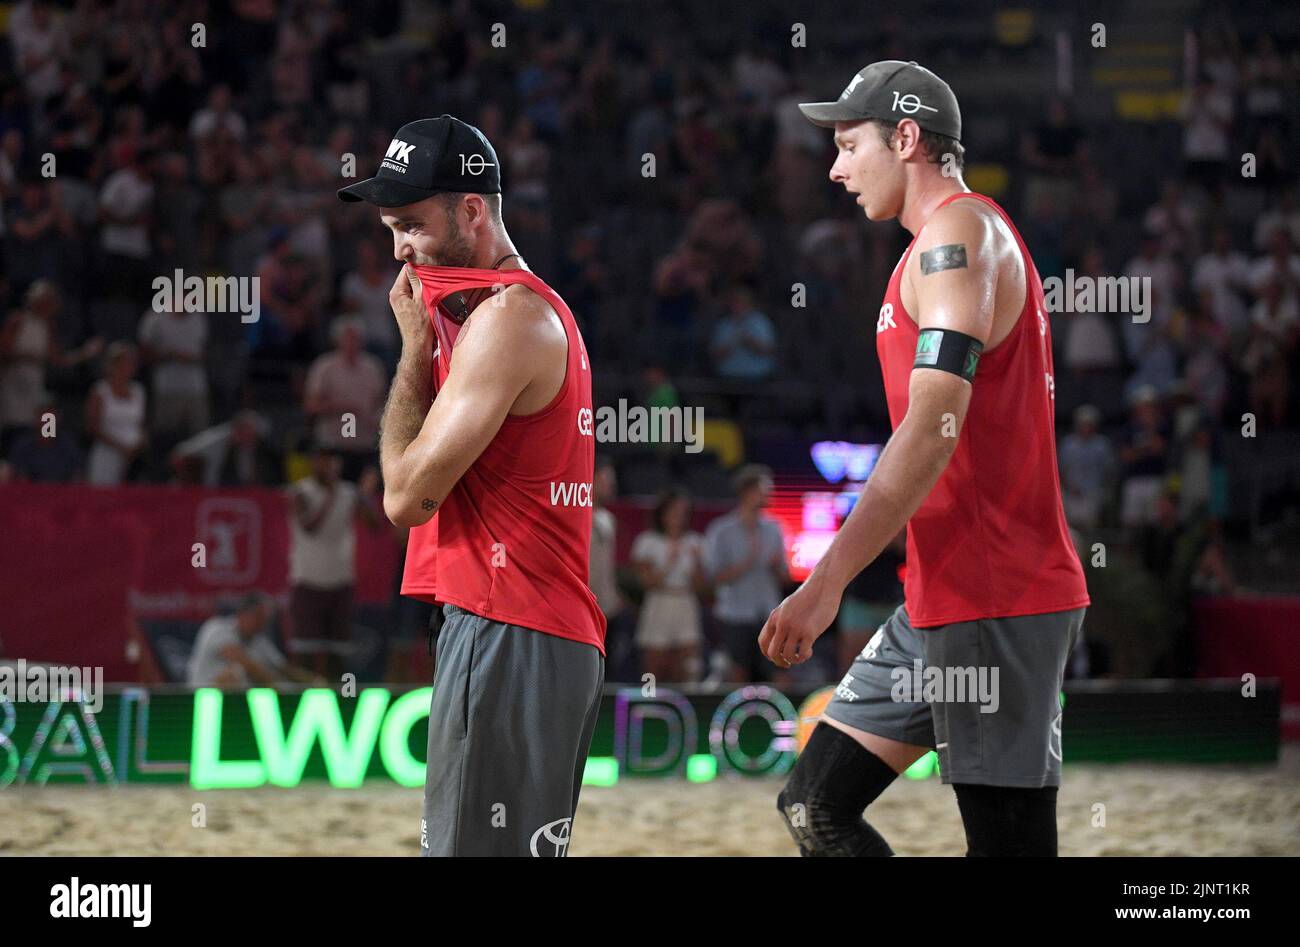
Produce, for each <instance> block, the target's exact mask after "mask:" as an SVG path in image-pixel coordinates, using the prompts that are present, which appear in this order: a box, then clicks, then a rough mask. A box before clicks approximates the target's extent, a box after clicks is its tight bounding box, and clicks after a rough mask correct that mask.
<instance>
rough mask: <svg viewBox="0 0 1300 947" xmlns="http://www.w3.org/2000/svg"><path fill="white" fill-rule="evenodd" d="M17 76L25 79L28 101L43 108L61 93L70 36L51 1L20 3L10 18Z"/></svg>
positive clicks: (10, 32) (10, 34) (41, 0)
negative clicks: (63, 63)
mask: <svg viewBox="0 0 1300 947" xmlns="http://www.w3.org/2000/svg"><path fill="white" fill-rule="evenodd" d="M9 36H10V46H11V48H12V49H13V57H14V74H15V75H19V76H22V78H23V84H24V85H25V87H26V91H27V98H28V99H29V100H30V101H31V102H33V103H34V104H36V105H43V104H44V103H45V101H46V100H47V99H49V98H50V97H51V96H52V95H54V94H55V93H56V92H58V91H59V68H60V64H61V63H62V62H63V60H65V59H66V58H67V57H68V55H69V49H68V35H67V31H66V30H65V29H64V27H63V24H62V23H61V22H60V21H59V20H57V19H56V18H55V16H54V10H53V9H52V7H51V5H50V4H49V3H48V2H47V0H28V2H27V3H21V4H19V5H18V6H17V7H16V8H15V9H14V10H13V11H12V13H11V14H10V17H9Z"/></svg>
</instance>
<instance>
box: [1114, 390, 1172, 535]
mask: <svg viewBox="0 0 1300 947" xmlns="http://www.w3.org/2000/svg"><path fill="white" fill-rule="evenodd" d="M1120 459H1121V460H1122V461H1123V462H1124V483H1123V486H1122V488H1121V491H1122V495H1121V506H1120V519H1121V520H1122V521H1123V523H1124V525H1125V526H1147V525H1150V524H1152V523H1154V522H1155V521H1156V516H1157V513H1158V506H1159V502H1160V498H1161V496H1163V494H1164V487H1165V474H1166V472H1167V470H1168V464H1169V434H1168V425H1167V424H1166V423H1165V421H1164V418H1163V416H1162V413H1161V409H1160V399H1159V396H1158V395H1157V393H1156V391H1155V389H1154V388H1151V387H1150V386H1145V387H1142V388H1139V389H1138V390H1137V391H1136V392H1134V395H1133V408H1132V414H1131V418H1130V421H1129V428H1128V431H1127V432H1126V434H1125V436H1124V446H1123V447H1122V448H1121V449H1120Z"/></svg>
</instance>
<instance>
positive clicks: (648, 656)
mask: <svg viewBox="0 0 1300 947" xmlns="http://www.w3.org/2000/svg"><path fill="white" fill-rule="evenodd" d="M690 522H691V502H690V499H689V497H687V495H686V493H684V492H683V491H681V490H668V491H665V492H664V493H663V494H662V495H661V496H660V498H659V502H658V503H656V504H655V508H654V510H653V512H652V513H651V516H650V528H649V529H647V530H646V531H645V532H643V533H641V535H639V536H637V538H636V540H635V541H634V542H633V543H632V556H631V558H632V564H633V565H634V566H635V567H636V570H637V575H638V576H639V577H640V579H641V586H642V588H643V589H645V598H644V599H643V600H642V602H641V615H640V619H639V621H638V623H637V630H636V643H637V646H638V647H639V648H640V649H641V664H642V668H643V669H644V670H645V671H646V672H647V673H649V674H651V675H653V676H654V679H655V680H657V681H659V682H660V683H669V682H682V681H691V680H696V679H697V678H698V676H699V649H700V643H701V642H702V640H703V633H702V630H701V626H700V602H699V599H698V597H697V596H696V592H697V591H698V590H699V588H700V587H701V585H702V584H703V582H704V565H703V556H704V537H702V536H701V535H700V534H699V533H695V532H691V531H690V528H689V527H690Z"/></svg>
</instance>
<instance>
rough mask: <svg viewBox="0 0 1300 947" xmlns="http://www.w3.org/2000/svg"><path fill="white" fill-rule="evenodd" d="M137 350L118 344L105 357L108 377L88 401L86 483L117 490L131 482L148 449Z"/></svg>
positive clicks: (96, 383) (128, 344)
mask: <svg viewBox="0 0 1300 947" xmlns="http://www.w3.org/2000/svg"><path fill="white" fill-rule="evenodd" d="M138 363H139V360H138V358H137V356H136V350H135V346H134V345H131V344H130V343H128V342H114V343H113V344H112V345H110V346H109V347H108V350H107V351H106V352H105V353H104V377H103V378H102V379H100V380H99V381H97V382H95V385H94V387H93V388H91V389H90V397H89V398H88V399H87V401H86V432H87V433H88V434H89V435H90V440H91V445H90V460H89V462H88V464H87V468H86V480H87V481H88V482H89V483H93V484H96V485H99V486H116V485H117V484H120V483H123V482H125V481H126V480H128V479H129V478H130V475H131V474H132V473H133V472H134V469H135V467H136V466H137V463H138V461H139V460H140V455H141V452H142V451H143V450H144V448H145V444H146V442H147V438H146V437H145V428H144V418H145V403H146V399H145V393H144V385H142V384H140V383H139V382H138V381H136V380H135V370H136V366H137V365H138Z"/></svg>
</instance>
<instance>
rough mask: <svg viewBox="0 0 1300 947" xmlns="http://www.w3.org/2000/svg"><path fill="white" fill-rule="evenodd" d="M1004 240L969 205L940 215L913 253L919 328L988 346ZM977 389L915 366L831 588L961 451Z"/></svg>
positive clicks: (825, 567)
mask: <svg viewBox="0 0 1300 947" xmlns="http://www.w3.org/2000/svg"><path fill="white" fill-rule="evenodd" d="M996 242H997V236H996V234H995V233H994V232H993V231H992V230H991V228H989V227H988V225H987V223H986V222H985V220H984V219H983V218H982V217H981V216H978V215H977V214H975V213H973V212H972V211H971V210H969V209H967V208H963V207H953V206H951V205H949V206H948V207H945V208H942V209H941V210H940V211H938V212H937V213H936V214H935V215H934V217H933V218H932V219H931V220H930V221H929V222H928V223H927V224H926V227H925V230H924V231H923V233H922V238H921V240H920V241H918V242H917V246H916V249H915V251H913V252H914V254H915V255H916V265H915V267H914V268H913V267H912V266H909V268H908V269H909V271H910V272H911V276H912V286H913V288H914V291H915V293H916V301H917V304H916V311H917V317H916V318H917V325H918V327H919V328H921V329H931V328H939V329H955V330H956V331H958V332H962V333H965V334H966V335H969V336H972V337H974V338H976V339H978V340H979V341H980V343H981V344H983V343H986V342H987V341H988V338H989V335H990V333H991V331H992V328H993V316H994V305H993V304H994V299H995V296H996V289H997V273H998V269H997V262H996V261H997V252H996V250H997V246H996ZM910 262H911V261H910V260H909V263H910ZM971 391H972V383H971V382H968V381H966V380H965V379H963V378H960V377H958V376H957V375H954V374H952V373H951V372H946V371H937V370H934V369H924V368H923V369H919V370H914V371H913V372H912V376H911V379H910V381H909V383H908V407H907V414H906V415H905V416H904V418H903V420H902V422H901V423H900V424H899V426H898V429H897V430H896V431H894V434H893V436H892V437H891V438H890V439H889V442H888V444H886V445H885V450H884V451H883V452H882V453H881V455H880V459H879V460H878V461H877V463H876V467H875V469H874V470H873V471H872V473H871V477H870V479H869V480H868V481H867V483H866V485H865V487H864V488H863V491H862V495H861V497H860V498H859V499H858V502H857V503H856V504H855V505H854V507H853V512H852V513H850V514H849V518H848V519H847V520H845V522H844V525H843V526H842V527H841V528H840V531H839V533H838V534H837V535H836V537H835V540H834V542H832V543H831V547H830V549H829V550H828V551H827V553H826V555H825V556H824V557H823V558H822V560H821V562H820V563H818V566H817V569H815V570H814V572H817V571H820V572H821V573H822V576H823V577H824V581H826V582H827V583H828V586H829V587H830V588H833V589H835V590H836V591H837V592H842V591H843V589H844V587H845V586H846V585H848V583H849V582H850V581H851V580H852V579H853V577H854V576H855V575H857V574H858V573H859V572H861V571H862V570H863V569H864V568H866V566H867V565H868V564H870V563H871V562H872V561H873V560H874V559H875V558H876V556H878V555H880V553H881V551H882V550H883V549H884V548H885V547H886V546H887V545H889V542H890V540H891V539H893V537H894V536H895V535H896V534H897V533H898V531H899V530H901V529H902V528H903V527H904V526H906V525H907V521H908V520H909V519H910V518H911V517H912V514H913V513H915V512H916V510H917V509H918V508H919V507H920V505H921V504H922V502H924V500H925V498H926V497H927V496H928V495H929V493H930V491H931V490H932V489H933V488H934V485H935V484H936V483H937V482H938V480H939V477H940V476H941V475H942V474H943V471H944V469H945V468H946V467H947V466H948V461H949V459H950V458H951V457H952V454H953V452H954V451H955V450H956V449H957V440H958V437H959V435H960V434H961V429H962V425H963V424H964V423H965V420H966V409H967V408H968V407H969V405H970V397H971Z"/></svg>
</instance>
